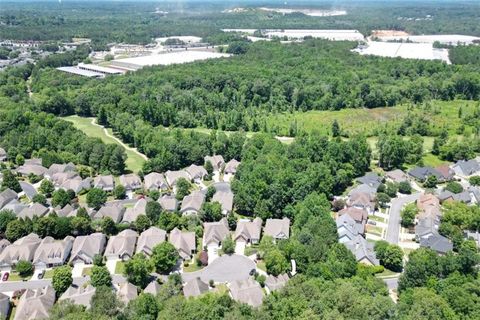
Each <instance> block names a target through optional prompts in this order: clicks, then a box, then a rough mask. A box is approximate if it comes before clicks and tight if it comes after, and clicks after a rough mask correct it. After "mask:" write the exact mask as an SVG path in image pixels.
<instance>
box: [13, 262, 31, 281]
mask: <svg viewBox="0 0 480 320" xmlns="http://www.w3.org/2000/svg"><path fill="white" fill-rule="evenodd" d="M33 270H34V267H33V264H32V263H31V262H30V261H25V260H20V261H18V262H17V264H16V265H15V271H17V272H18V274H19V275H20V277H22V278H26V277H28V276H31V275H32V274H33Z"/></svg>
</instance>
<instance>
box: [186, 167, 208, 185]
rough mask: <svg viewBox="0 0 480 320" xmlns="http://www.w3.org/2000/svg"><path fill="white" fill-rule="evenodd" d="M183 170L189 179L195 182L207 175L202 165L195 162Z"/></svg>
mask: <svg viewBox="0 0 480 320" xmlns="http://www.w3.org/2000/svg"><path fill="white" fill-rule="evenodd" d="M185 171H186V172H187V174H188V176H189V177H190V180H191V181H194V182H196V183H199V182H200V181H201V180H202V179H203V178H204V177H205V176H206V175H208V172H207V170H205V168H204V167H202V166H197V165H195V164H192V165H190V166H189V167H188V168H186V169H185Z"/></svg>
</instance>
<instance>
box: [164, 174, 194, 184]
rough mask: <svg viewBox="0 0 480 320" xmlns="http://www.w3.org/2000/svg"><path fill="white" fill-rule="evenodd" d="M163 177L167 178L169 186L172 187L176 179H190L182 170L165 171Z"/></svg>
mask: <svg viewBox="0 0 480 320" xmlns="http://www.w3.org/2000/svg"><path fill="white" fill-rule="evenodd" d="M165 178H167V182H168V184H169V185H170V187H174V186H175V185H176V184H177V181H178V179H180V178H184V179H186V180H190V176H189V175H188V174H187V172H185V171H184V170H179V171H170V170H169V171H167V172H165Z"/></svg>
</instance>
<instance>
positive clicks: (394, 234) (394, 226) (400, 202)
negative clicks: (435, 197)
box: [385, 193, 420, 244]
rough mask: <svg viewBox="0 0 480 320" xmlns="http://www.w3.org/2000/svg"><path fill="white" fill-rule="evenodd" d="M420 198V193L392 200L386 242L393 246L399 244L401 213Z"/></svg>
mask: <svg viewBox="0 0 480 320" xmlns="http://www.w3.org/2000/svg"><path fill="white" fill-rule="evenodd" d="M419 197H420V193H414V194H411V195H408V196H405V197H401V198H395V199H393V200H392V202H391V205H390V210H389V217H388V228H387V233H386V236H385V240H387V241H388V242H389V243H392V244H398V237H399V235H400V221H401V220H402V218H401V217H400V213H401V211H402V209H403V207H404V206H405V205H407V204H409V203H411V202H414V201H416V200H417V199H418V198H419Z"/></svg>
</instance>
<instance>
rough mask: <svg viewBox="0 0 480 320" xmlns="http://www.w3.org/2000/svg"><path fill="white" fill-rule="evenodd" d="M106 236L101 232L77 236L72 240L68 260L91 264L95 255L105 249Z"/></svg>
mask: <svg viewBox="0 0 480 320" xmlns="http://www.w3.org/2000/svg"><path fill="white" fill-rule="evenodd" d="M106 243H107V237H106V236H105V235H104V234H103V233H99V232H97V233H92V234H90V235H88V236H78V237H77V238H75V241H74V242H73V247H72V252H71V255H70V262H72V263H73V264H75V263H85V264H92V263H93V258H94V257H95V255H97V254H98V255H101V254H102V253H103V250H104V249H105V244H106Z"/></svg>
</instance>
